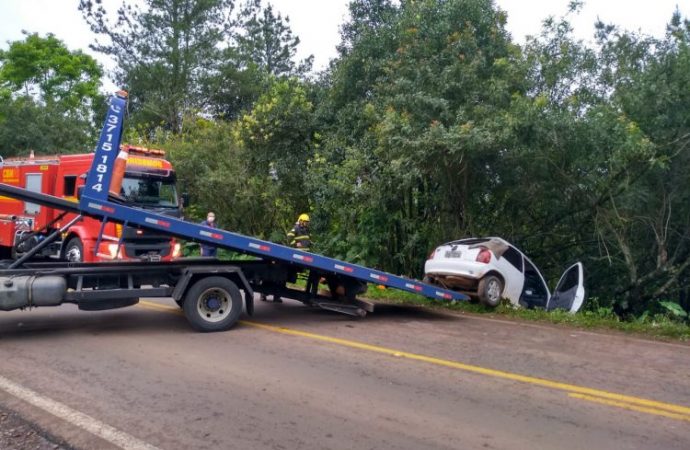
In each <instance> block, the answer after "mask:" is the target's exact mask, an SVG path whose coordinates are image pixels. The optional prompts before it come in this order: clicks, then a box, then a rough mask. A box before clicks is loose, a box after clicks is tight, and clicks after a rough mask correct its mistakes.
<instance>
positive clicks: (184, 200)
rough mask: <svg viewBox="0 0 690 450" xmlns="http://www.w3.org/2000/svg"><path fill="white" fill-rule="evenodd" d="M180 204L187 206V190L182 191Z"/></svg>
mask: <svg viewBox="0 0 690 450" xmlns="http://www.w3.org/2000/svg"><path fill="white" fill-rule="evenodd" d="M181 199H182V206H185V207H186V206H189V192H183V193H182V196H181Z"/></svg>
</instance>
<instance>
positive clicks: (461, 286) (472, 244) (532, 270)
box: [424, 237, 585, 312]
mask: <svg viewBox="0 0 690 450" xmlns="http://www.w3.org/2000/svg"><path fill="white" fill-rule="evenodd" d="M583 278H584V277H583V269H582V264H581V263H579V262H578V263H576V264H574V265H572V266H571V267H569V268H568V270H566V271H565V273H564V274H563V275H562V276H561V279H560V280H559V281H558V284H557V285H556V290H555V292H554V294H553V295H551V293H550V292H549V287H548V285H547V284H546V281H544V277H543V276H542V274H541V273H540V272H539V270H538V269H537V267H536V266H535V265H534V263H532V261H530V259H529V258H528V257H527V256H525V255H524V254H523V253H522V252H521V251H520V250H518V249H517V248H515V247H514V246H513V245H511V244H509V243H508V242H506V241H505V240H503V239H501V238H497V237H486V238H469V239H461V240H459V241H453V242H449V243H447V244H443V245H441V246H440V247H438V248H436V249H435V250H434V251H433V252H432V253H431V255H429V259H428V260H427V261H426V264H425V265H424V281H425V282H427V283H430V284H434V285H437V286H442V287H445V288H448V289H453V290H457V291H460V292H463V293H465V294H467V295H469V296H470V297H473V298H476V299H478V300H479V301H480V302H482V303H483V304H485V305H487V306H491V307H495V306H497V305H498V304H499V303H500V302H501V299H502V298H506V299H508V300H510V302H511V303H512V304H513V305H516V306H518V305H519V306H523V307H526V308H535V307H540V308H544V309H546V310H553V309H565V310H567V311H570V312H577V311H578V310H579V309H580V307H581V306H582V302H583V301H584V299H585V288H584V279H583Z"/></svg>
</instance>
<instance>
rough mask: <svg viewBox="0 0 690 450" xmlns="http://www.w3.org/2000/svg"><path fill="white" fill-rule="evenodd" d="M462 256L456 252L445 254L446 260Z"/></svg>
mask: <svg viewBox="0 0 690 450" xmlns="http://www.w3.org/2000/svg"><path fill="white" fill-rule="evenodd" d="M460 256H462V253H460V252H456V251H448V252H446V258H459V257H460Z"/></svg>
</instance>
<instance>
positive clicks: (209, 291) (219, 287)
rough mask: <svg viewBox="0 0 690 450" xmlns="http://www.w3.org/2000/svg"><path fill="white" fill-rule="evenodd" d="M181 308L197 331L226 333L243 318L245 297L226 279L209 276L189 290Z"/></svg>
mask: <svg viewBox="0 0 690 450" xmlns="http://www.w3.org/2000/svg"><path fill="white" fill-rule="evenodd" d="M182 309H183V310H184V314H185V316H186V317H187V320H188V321H189V324H190V325H191V326H192V328H194V329H195V330H197V331H203V332H209V331H225V330H228V329H230V328H231V327H232V326H233V325H234V324H235V322H237V319H239V318H240V314H241V313H242V294H241V293H240V290H239V288H238V287H237V285H236V284H235V283H233V282H232V281H230V280H228V279H227V278H223V277H206V278H202V279H201V280H199V281H197V282H196V283H194V284H193V285H192V287H190V288H189V290H188V291H187V294H186V295H185V297H184V304H183V305H182Z"/></svg>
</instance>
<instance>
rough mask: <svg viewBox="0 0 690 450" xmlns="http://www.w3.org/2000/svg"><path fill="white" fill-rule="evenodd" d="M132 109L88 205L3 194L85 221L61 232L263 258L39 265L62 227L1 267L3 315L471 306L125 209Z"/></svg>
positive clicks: (82, 200) (9, 190)
mask: <svg viewBox="0 0 690 450" xmlns="http://www.w3.org/2000/svg"><path fill="white" fill-rule="evenodd" d="M126 102H127V95H126V93H124V92H122V91H121V92H119V93H117V94H115V95H113V96H112V97H111V99H110V103H109V107H108V112H107V114H106V120H105V123H104V125H103V129H102V131H101V134H100V138H99V141H98V145H97V147H96V152H95V156H94V160H93V164H92V166H91V169H90V170H89V173H88V174H87V178H86V184H85V186H84V188H83V189H82V190H81V192H80V196H79V202H78V203H74V202H70V201H66V200H64V199H62V198H58V197H54V196H51V195H46V194H41V193H36V192H31V191H28V190H26V189H23V188H18V187H16V186H11V185H7V184H3V183H0V194H1V195H4V196H7V197H10V198H15V199H18V200H22V201H25V202H31V203H36V204H39V205H43V206H47V207H50V208H55V209H59V210H62V211H65V212H69V213H74V214H76V217H75V218H74V219H73V220H71V221H70V222H69V223H68V224H66V225H65V226H64V227H63V228H61V230H65V229H67V228H69V227H70V226H71V225H72V224H74V223H75V222H76V221H79V220H81V219H82V218H83V217H93V218H96V219H98V220H100V221H101V223H102V227H101V230H103V228H104V226H105V224H106V223H107V222H116V223H120V224H123V225H124V226H137V227H141V228H144V229H150V230H155V231H157V232H162V233H165V234H168V235H171V236H175V237H178V238H181V239H185V240H189V241H196V242H199V243H205V244H211V245H213V246H216V247H220V248H225V249H228V250H232V251H234V252H238V253H244V254H248V255H252V256H255V257H256V260H250V261H246V260H242V261H218V260H215V259H209V258H182V259H179V260H177V261H173V262H144V261H142V262H132V261H120V262H117V261H115V262H102V263H73V262H63V261H48V262H45V261H44V262H37V261H35V260H32V257H33V256H34V255H36V254H37V253H38V252H39V251H40V250H41V249H42V248H43V247H44V246H47V245H49V244H50V243H51V242H54V241H55V240H57V239H58V238H59V236H60V232H61V230H57V231H55V232H54V233H53V234H52V235H49V236H48V237H46V238H45V239H43V240H42V241H40V243H38V245H36V246H35V247H34V248H32V249H30V250H29V251H27V252H26V253H25V254H24V255H23V256H21V257H20V258H19V259H17V260H14V261H5V262H3V263H2V264H1V265H0V310H5V311H9V310H13V309H24V308H32V307H38V306H58V305H60V304H62V303H75V304H77V305H78V306H79V308H80V309H82V310H92V311H95V310H106V309H113V308H120V307H125V306H131V305H134V304H136V303H137V302H138V301H139V298H141V297H172V298H173V299H174V300H175V301H176V302H177V304H178V305H180V307H181V308H182V309H183V310H184V313H185V316H186V317H187V319H188V321H189V323H190V325H191V326H192V327H193V328H195V329H196V330H199V331H223V330H227V329H229V328H231V327H232V326H233V325H234V324H235V323H236V322H237V320H238V319H239V317H240V314H241V313H242V310H243V309H245V310H246V311H247V313H248V314H250V315H251V314H253V311H254V303H253V301H254V293H255V292H256V293H260V294H264V295H274V296H280V297H284V298H290V299H294V300H298V301H300V302H303V303H304V304H307V305H312V306H318V307H320V308H323V309H326V310H331V311H335V312H340V313H344V314H349V315H353V316H365V315H366V314H367V312H373V305H372V304H371V303H368V302H366V301H362V300H360V299H358V298H357V295H359V294H361V293H363V292H365V291H366V286H367V283H374V284H377V285H383V286H386V287H388V288H394V289H399V290H403V291H408V292H413V293H416V294H420V295H423V296H425V297H428V298H432V299H437V300H445V301H458V300H468V297H467V296H465V295H463V294H461V293H459V292H455V291H451V290H447V289H442V288H439V287H438V286H432V285H429V284H425V283H422V282H420V281H417V280H413V279H409V278H405V277H401V276H397V275H393V274H390V273H386V272H382V271H380V270H376V269H370V268H367V267H364V266H361V265H357V264H351V263H348V262H345V261H340V260H337V259H334V258H329V257H327V256H323V255H319V254H315V253H310V252H305V251H301V250H299V249H295V248H291V247H287V246H284V245H279V244H276V243H273V242H268V241H263V240H260V239H256V238H253V237H247V236H243V235H240V234H237V233H233V232H230V231H225V230H220V229H217V228H210V227H206V226H203V225H198V224H195V223H191V222H186V221H184V220H181V219H178V218H174V217H169V216H165V215H161V214H158V213H156V212H152V211H149V210H144V209H138V208H134V207H131V206H127V205H125V204H123V203H122V202H121V201H119V200H118V198H116V197H114V196H112V195H109V192H108V191H109V186H110V182H111V179H112V176H113V168H114V163H115V159H116V157H117V153H118V151H119V148H120V138H121V133H122V125H123V121H124V112H125V110H126ZM121 244H122V243H121V242H120V243H119V244H118V245H121ZM96 248H98V245H97V246H96ZM304 273H308V274H309V276H310V277H311V278H312V279H316V280H325V282H326V284H327V285H328V287H329V290H328V292H329V293H328V295H324V294H322V293H320V291H319V289H318V283H311V286H310V290H309V291H307V290H304V289H300V288H296V287H292V286H294V284H293V283H294V282H295V281H296V280H297V278H298V275H299V274H304ZM243 293H244V295H242V294H243ZM243 307H244V308H243Z"/></svg>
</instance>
